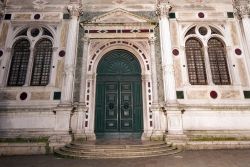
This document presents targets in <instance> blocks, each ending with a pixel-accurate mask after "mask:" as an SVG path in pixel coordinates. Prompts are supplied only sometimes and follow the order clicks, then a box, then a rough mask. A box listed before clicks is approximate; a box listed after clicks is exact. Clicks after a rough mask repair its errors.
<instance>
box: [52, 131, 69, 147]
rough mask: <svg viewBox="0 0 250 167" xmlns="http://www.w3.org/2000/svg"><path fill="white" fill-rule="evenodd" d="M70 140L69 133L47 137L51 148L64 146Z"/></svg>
mask: <svg viewBox="0 0 250 167" xmlns="http://www.w3.org/2000/svg"><path fill="white" fill-rule="evenodd" d="M71 141H72V136H71V135H70V134H57V135H53V136H50V137H49V147H50V149H52V150H55V149H58V148H59V147H62V146H65V145H66V144H69V143H70V142H71Z"/></svg>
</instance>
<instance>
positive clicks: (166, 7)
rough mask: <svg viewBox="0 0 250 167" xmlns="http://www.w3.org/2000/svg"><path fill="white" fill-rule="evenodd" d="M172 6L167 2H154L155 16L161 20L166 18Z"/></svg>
mask: <svg viewBox="0 0 250 167" xmlns="http://www.w3.org/2000/svg"><path fill="white" fill-rule="evenodd" d="M171 9H172V6H171V4H170V3H169V1H168V0H157V2H156V11H155V12H156V15H157V16H158V17H159V18H160V19H161V18H163V17H168V14H169V12H170V11H171Z"/></svg>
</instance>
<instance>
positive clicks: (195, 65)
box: [185, 38, 207, 85]
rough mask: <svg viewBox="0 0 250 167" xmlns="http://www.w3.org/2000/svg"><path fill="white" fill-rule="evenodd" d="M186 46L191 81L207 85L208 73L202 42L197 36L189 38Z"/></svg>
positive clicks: (195, 83)
mask: <svg viewBox="0 0 250 167" xmlns="http://www.w3.org/2000/svg"><path fill="white" fill-rule="evenodd" d="M185 47H186V57H187V66H188V75H189V82H190V83H191V84H192V85H206V84H207V75H206V67H205V60H204V55H203V49H202V44H201V42H200V41H199V40H198V39H196V38H189V39H188V40H187V41H186V45H185Z"/></svg>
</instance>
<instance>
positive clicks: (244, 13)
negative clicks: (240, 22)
mask: <svg viewBox="0 0 250 167" xmlns="http://www.w3.org/2000/svg"><path fill="white" fill-rule="evenodd" d="M233 2H234V3H233V5H234V10H235V14H236V15H237V16H238V17H239V18H243V17H249V16H250V0H247V1H245V2H244V3H242V2H240V1H239V0H234V1H233Z"/></svg>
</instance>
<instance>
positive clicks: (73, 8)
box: [61, 4, 80, 106]
mask: <svg viewBox="0 0 250 167" xmlns="http://www.w3.org/2000/svg"><path fill="white" fill-rule="evenodd" d="M68 11H69V13H70V15H71V19H70V22H69V31H68V38H67V46H66V56H65V65H64V78H63V86H62V98H61V105H67V106H69V105H72V104H71V103H72V97H73V85H74V71H75V60H76V49H77V32H78V17H79V14H80V5H79V4H70V5H68Z"/></svg>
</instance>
